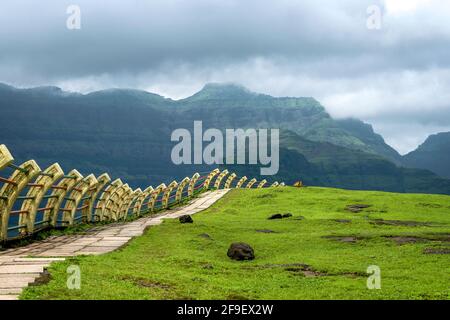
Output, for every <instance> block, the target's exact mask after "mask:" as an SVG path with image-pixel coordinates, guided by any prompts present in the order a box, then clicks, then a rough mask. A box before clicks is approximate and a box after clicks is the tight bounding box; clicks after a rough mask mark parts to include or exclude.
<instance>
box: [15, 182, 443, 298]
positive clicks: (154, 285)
mask: <svg viewBox="0 0 450 320" xmlns="http://www.w3.org/2000/svg"><path fill="white" fill-rule="evenodd" d="M355 205H356V206H355ZM349 206H350V207H349ZM363 207H365V208H363ZM275 213H291V214H292V217H289V218H283V219H277V220H268V217H269V216H271V215H272V214H275ZM193 219H194V223H193V224H180V223H179V221H178V220H165V221H164V223H163V224H161V225H160V226H156V227H151V228H150V229H148V230H147V232H146V233H145V234H144V235H143V236H141V237H137V238H135V239H133V240H132V241H130V242H129V243H128V244H127V245H126V246H125V247H123V248H121V249H119V250H117V251H115V252H112V253H110V254H106V255H101V256H80V257H76V258H70V259H67V260H66V261H64V262H59V263H54V264H52V265H51V267H50V268H49V271H50V274H51V280H50V281H49V282H48V283H46V284H44V285H39V286H30V287H28V288H27V289H26V290H25V291H24V292H23V293H22V295H21V298H22V299H449V298H450V258H449V253H450V252H449V251H450V242H449V241H450V197H449V196H440V195H423V194H395V193H384V192H367V191H346V190H340V189H331V188H313V187H307V188H293V187H285V188H267V189H254V190H246V189H241V190H232V191H231V192H229V193H228V194H227V195H226V196H225V197H224V198H222V199H221V200H220V201H218V202H217V203H215V204H214V205H213V206H212V207H210V208H209V209H207V210H205V211H203V212H201V213H198V214H196V215H194V216H193ZM232 242H246V243H248V244H250V245H251V246H252V247H253V248H254V251H255V256H256V258H255V259H254V260H252V261H234V260H231V259H230V258H228V257H227V249H228V247H229V246H230V244H231V243H232ZM70 265H78V266H79V267H80V270H81V289H79V290H70V289H68V288H67V285H66V283H67V278H68V276H69V275H68V273H67V268H68V267H69V266H70ZM372 265H376V266H378V267H379V268H380V271H381V289H372V290H370V289H368V287H367V278H368V277H369V274H367V268H368V267H369V266H372Z"/></svg>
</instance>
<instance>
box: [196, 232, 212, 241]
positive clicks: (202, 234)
mask: <svg viewBox="0 0 450 320" xmlns="http://www.w3.org/2000/svg"><path fill="white" fill-rule="evenodd" d="M198 236H199V237H201V238H204V239H208V240H212V238H211V236H210V235H209V234H207V233H201V234H199V235H198Z"/></svg>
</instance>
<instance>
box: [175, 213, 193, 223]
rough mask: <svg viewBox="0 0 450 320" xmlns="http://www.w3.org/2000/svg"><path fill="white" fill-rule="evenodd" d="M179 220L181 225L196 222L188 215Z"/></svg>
mask: <svg viewBox="0 0 450 320" xmlns="http://www.w3.org/2000/svg"><path fill="white" fill-rule="evenodd" d="M179 220H180V222H181V223H193V222H194V220H192V217H191V216H190V215H188V214H186V215H184V216H181V217H180V218H179Z"/></svg>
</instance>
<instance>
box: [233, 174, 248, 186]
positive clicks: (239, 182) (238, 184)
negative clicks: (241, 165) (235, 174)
mask: <svg viewBox="0 0 450 320" xmlns="http://www.w3.org/2000/svg"><path fill="white" fill-rule="evenodd" d="M245 181H247V177H246V176H243V177H242V178H241V179H239V181H238V183H237V184H236V187H235V188H236V189H240V188H241V187H242V185H243V184H244V182H245Z"/></svg>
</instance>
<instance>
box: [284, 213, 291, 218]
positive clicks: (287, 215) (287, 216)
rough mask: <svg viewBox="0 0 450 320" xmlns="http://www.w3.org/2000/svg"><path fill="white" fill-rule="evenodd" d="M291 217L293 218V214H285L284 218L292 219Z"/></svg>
mask: <svg viewBox="0 0 450 320" xmlns="http://www.w3.org/2000/svg"><path fill="white" fill-rule="evenodd" d="M290 217H292V213H289V212H288V213H285V214H283V218H290Z"/></svg>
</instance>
